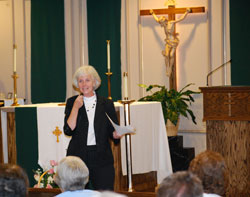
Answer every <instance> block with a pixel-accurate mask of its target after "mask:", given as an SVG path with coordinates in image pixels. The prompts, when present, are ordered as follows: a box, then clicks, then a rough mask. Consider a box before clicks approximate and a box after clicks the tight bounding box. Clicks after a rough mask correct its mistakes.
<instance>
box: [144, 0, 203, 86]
mask: <svg viewBox="0 0 250 197" xmlns="http://www.w3.org/2000/svg"><path fill="white" fill-rule="evenodd" d="M201 12H205V7H190V8H175V4H171V5H169V6H168V8H167V9H154V10H152V9H150V10H140V16H145V15H153V17H154V19H155V20H156V21H157V22H158V23H159V24H160V25H161V26H162V27H164V31H165V34H166V39H165V42H166V44H165V50H164V51H162V54H163V56H164V58H165V64H166V67H167V72H166V74H167V76H168V77H169V88H170V89H175V90H176V89H177V84H176V52H175V51H176V48H177V46H178V43H179V39H178V37H177V36H178V33H176V30H175V24H176V23H177V22H180V21H182V20H184V19H185V17H186V16H187V14H189V13H201ZM163 14H165V15H168V17H167V18H166V17H164V16H161V17H157V15H163ZM176 14H183V15H182V16H181V18H179V19H178V20H175V15H176Z"/></svg>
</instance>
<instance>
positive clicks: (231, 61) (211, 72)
mask: <svg viewBox="0 0 250 197" xmlns="http://www.w3.org/2000/svg"><path fill="white" fill-rule="evenodd" d="M230 62H232V59H230V60H229V61H227V62H226V63H223V64H222V65H220V66H219V67H217V68H216V69H214V70H212V71H211V72H210V73H208V74H207V86H208V78H209V76H210V75H211V74H213V73H214V72H215V71H217V70H218V69H219V68H221V67H224V66H225V65H226V64H228V63H230Z"/></svg>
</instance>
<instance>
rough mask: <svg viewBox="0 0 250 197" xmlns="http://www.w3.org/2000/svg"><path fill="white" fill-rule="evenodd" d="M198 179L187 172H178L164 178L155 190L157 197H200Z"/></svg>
mask: <svg viewBox="0 0 250 197" xmlns="http://www.w3.org/2000/svg"><path fill="white" fill-rule="evenodd" d="M202 195H203V189H202V183H201V181H200V179H199V178H198V177H197V176H196V175H194V174H192V173H191V172H188V171H179V172H176V173H174V174H171V175H170V176H168V177H166V178H165V179H164V180H163V181H162V183H161V184H160V186H159V188H158V189H157V197H202Z"/></svg>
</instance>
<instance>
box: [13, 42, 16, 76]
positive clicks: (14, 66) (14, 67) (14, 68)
mask: <svg viewBox="0 0 250 197" xmlns="http://www.w3.org/2000/svg"><path fill="white" fill-rule="evenodd" d="M13 71H14V72H16V45H15V44H14V65H13Z"/></svg>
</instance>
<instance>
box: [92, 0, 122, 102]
mask: <svg viewBox="0 0 250 197" xmlns="http://www.w3.org/2000/svg"><path fill="white" fill-rule="evenodd" d="M87 10H88V11H87V17H88V19H87V22H88V52H89V64H90V65H92V66H94V67H95V68H96V70H97V72H98V73H99V75H100V77H101V79H102V85H101V87H100V88H99V89H98V90H97V92H98V94H100V95H102V96H105V97H108V85H107V84H108V82H107V76H106V75H105V73H106V72H107V43H106V40H110V65H111V72H112V73H113V75H112V76H111V97H112V99H113V100H114V101H116V100H119V99H121V46H120V45H121V42H120V41H121V30H120V27H121V0H105V1H103V0H87Z"/></svg>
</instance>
